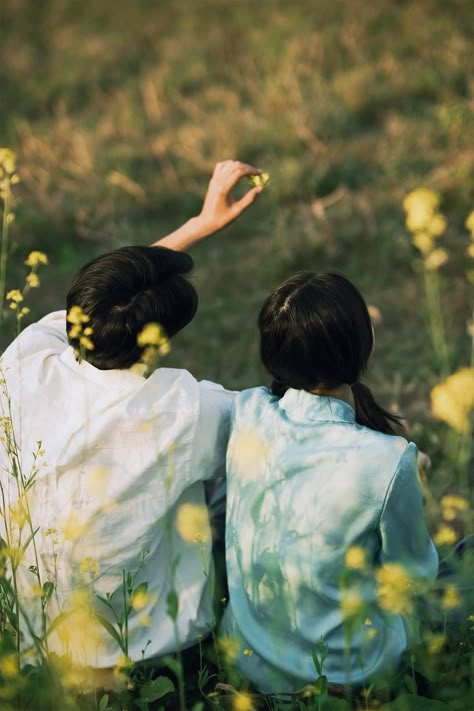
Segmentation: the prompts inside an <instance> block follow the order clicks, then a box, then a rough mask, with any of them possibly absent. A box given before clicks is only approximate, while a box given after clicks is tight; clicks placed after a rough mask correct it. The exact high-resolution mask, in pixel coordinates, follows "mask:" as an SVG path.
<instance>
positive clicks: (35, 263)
mask: <svg viewBox="0 0 474 711" xmlns="http://www.w3.org/2000/svg"><path fill="white" fill-rule="evenodd" d="M25 264H26V266H27V267H39V266H40V265H41V264H44V265H46V264H48V257H47V256H46V254H45V253H44V252H39V251H38V250H36V249H35V250H33V252H30V253H29V255H28V256H27V258H26V259H25Z"/></svg>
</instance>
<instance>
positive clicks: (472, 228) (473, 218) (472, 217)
mask: <svg viewBox="0 0 474 711" xmlns="http://www.w3.org/2000/svg"><path fill="white" fill-rule="evenodd" d="M465 225H466V227H467V229H468V230H469V232H470V233H471V237H472V239H474V210H473V211H472V212H470V213H469V215H468V216H467V219H466V222H465Z"/></svg>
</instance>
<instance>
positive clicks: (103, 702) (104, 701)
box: [99, 694, 109, 711]
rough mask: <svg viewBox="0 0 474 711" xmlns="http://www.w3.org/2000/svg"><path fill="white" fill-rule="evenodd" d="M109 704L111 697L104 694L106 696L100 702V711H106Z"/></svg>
mask: <svg viewBox="0 0 474 711" xmlns="http://www.w3.org/2000/svg"><path fill="white" fill-rule="evenodd" d="M108 704H109V695H108V694H104V696H103V697H102V698H101V700H100V701H99V711H105V710H106V708H107V706H108Z"/></svg>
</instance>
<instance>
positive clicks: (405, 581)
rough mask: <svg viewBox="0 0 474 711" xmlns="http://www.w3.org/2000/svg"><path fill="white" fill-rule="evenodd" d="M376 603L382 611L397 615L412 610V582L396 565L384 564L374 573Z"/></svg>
mask: <svg viewBox="0 0 474 711" xmlns="http://www.w3.org/2000/svg"><path fill="white" fill-rule="evenodd" d="M375 577H376V580H377V583H378V586H379V587H378V591H377V602H378V604H379V605H380V607H381V608H382V609H383V610H387V611H388V612H392V613H394V614H395V615H399V614H401V613H402V612H409V611H410V610H411V608H412V598H413V592H414V590H413V580H412V578H411V576H410V575H409V574H408V572H407V571H406V569H405V568H404V567H403V566H402V565H400V564H398V563H386V564H385V565H382V567H381V568H379V569H378V570H377V572H376V575H375Z"/></svg>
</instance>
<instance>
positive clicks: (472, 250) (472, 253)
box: [466, 242, 474, 259]
mask: <svg viewBox="0 0 474 711" xmlns="http://www.w3.org/2000/svg"><path fill="white" fill-rule="evenodd" d="M466 254H467V256H468V257H471V259H474V242H471V244H469V245H468V246H467V249H466Z"/></svg>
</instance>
